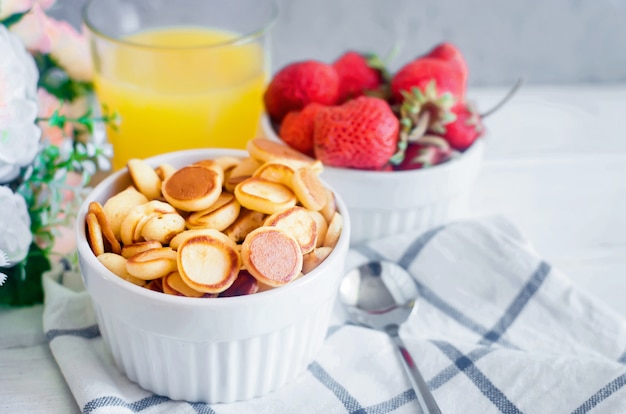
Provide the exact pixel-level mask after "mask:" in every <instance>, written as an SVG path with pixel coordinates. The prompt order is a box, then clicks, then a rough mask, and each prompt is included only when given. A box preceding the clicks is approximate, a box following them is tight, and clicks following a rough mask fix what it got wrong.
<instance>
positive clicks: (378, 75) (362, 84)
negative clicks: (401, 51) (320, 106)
mask: <svg viewBox="0 0 626 414" xmlns="http://www.w3.org/2000/svg"><path fill="white" fill-rule="evenodd" d="M333 67H334V68H335V70H336V71H337V74H338V75H339V103H343V102H345V101H347V100H348V99H354V98H356V97H359V96H361V95H363V94H364V93H365V92H366V91H376V90H378V89H379V88H380V87H381V85H383V84H384V81H385V74H386V69H385V68H384V64H383V62H382V61H381V60H380V59H379V58H378V57H377V56H376V55H373V54H361V53H359V52H355V51H348V52H346V53H344V54H343V55H341V56H340V57H339V59H337V60H336V61H335V62H334V63H333Z"/></svg>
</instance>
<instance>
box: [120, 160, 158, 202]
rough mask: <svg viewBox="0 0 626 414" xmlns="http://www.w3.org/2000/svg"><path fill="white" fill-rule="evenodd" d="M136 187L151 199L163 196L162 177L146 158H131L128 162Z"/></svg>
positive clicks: (127, 165)
mask: <svg viewBox="0 0 626 414" xmlns="http://www.w3.org/2000/svg"><path fill="white" fill-rule="evenodd" d="M126 167H127V168H128V172H129V173H130V178H131V179H132V180H133V184H134V185H135V188H137V190H139V192H140V193H142V194H143V195H145V196H146V197H147V198H148V199H149V200H155V199H157V198H159V197H161V179H160V178H159V176H158V174H157V173H156V171H154V168H152V167H151V166H149V165H148V164H147V163H146V162H145V161H144V160H141V159H138V158H131V159H130V160H128V162H127V163H126Z"/></svg>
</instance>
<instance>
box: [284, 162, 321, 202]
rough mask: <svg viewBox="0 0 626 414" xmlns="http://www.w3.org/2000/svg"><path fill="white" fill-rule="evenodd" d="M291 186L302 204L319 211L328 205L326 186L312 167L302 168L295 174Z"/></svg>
mask: <svg viewBox="0 0 626 414" xmlns="http://www.w3.org/2000/svg"><path fill="white" fill-rule="evenodd" d="M291 188H292V189H293V192H294V193H295V194H296V197H297V198H298V200H299V201H300V203H302V205H303V206H304V207H306V208H308V209H309V210H314V211H319V210H321V209H322V208H323V207H324V206H325V205H326V202H327V200H326V187H324V184H322V182H321V181H320V178H319V176H318V175H317V173H316V172H315V171H313V170H312V169H311V168H300V169H299V170H297V171H296V172H295V173H294V174H293V178H292V181H291Z"/></svg>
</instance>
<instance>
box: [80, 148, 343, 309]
mask: <svg viewBox="0 0 626 414" xmlns="http://www.w3.org/2000/svg"><path fill="white" fill-rule="evenodd" d="M247 148H248V156H245V157H231V156H225V157H217V158H216V159H203V160H199V161H197V162H194V163H190V164H189V165H185V166H182V167H180V168H177V167H174V166H172V165H170V164H160V165H157V166H154V167H152V166H150V165H149V164H148V163H147V162H145V161H143V160H140V159H131V160H130V161H129V162H128V164H127V168H128V173H129V176H130V182H131V183H132V184H131V185H130V186H128V187H127V188H125V189H123V190H122V191H120V192H119V193H117V194H114V195H112V196H111V197H109V199H107V200H104V202H103V204H100V203H98V202H92V203H91V204H90V205H89V211H88V214H87V215H86V217H85V231H86V236H87V240H88V242H89V246H90V247H91V249H92V252H93V253H94V255H95V256H96V257H97V258H98V260H99V261H100V262H101V263H102V264H103V265H104V266H105V267H106V268H107V269H109V270H110V271H111V272H112V273H114V274H115V275H117V276H118V277H120V278H121V279H124V280H126V281H128V282H130V283H132V284H135V285H137V286H140V287H143V288H145V289H148V290H152V291H153V292H157V293H159V294H168V295H175V296H184V297H189V298H195V299H198V300H206V299H208V298H219V297H232V296H242V295H251V294H256V293H258V292H263V291H266V290H269V289H276V288H280V286H284V285H286V284H288V283H290V282H292V281H293V280H296V279H298V278H300V277H306V275H307V274H308V273H310V272H311V271H312V270H314V269H315V268H316V267H317V266H319V264H320V263H322V262H323V261H324V260H325V259H326V258H327V257H328V256H329V255H330V254H331V252H332V250H333V249H334V247H335V245H336V244H337V241H338V239H339V237H340V235H341V232H342V229H343V219H342V217H341V214H340V213H339V211H338V210H337V206H336V204H335V197H334V194H333V193H332V191H331V190H330V189H328V188H327V187H325V186H324V184H323V183H322V181H321V180H320V179H319V173H320V172H321V171H322V168H323V167H322V165H321V163H319V162H317V161H315V160H313V159H311V158H309V157H307V156H304V155H302V154H300V153H299V152H296V151H294V150H292V149H291V148H289V147H287V146H286V145H283V144H280V143H276V142H273V141H269V140H267V139H265V138H256V139H253V140H251V141H250V142H249V143H248V146H247Z"/></svg>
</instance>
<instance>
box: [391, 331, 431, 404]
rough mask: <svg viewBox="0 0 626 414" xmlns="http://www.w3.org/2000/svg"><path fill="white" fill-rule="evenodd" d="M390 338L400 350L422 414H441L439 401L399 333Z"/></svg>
mask: <svg viewBox="0 0 626 414" xmlns="http://www.w3.org/2000/svg"><path fill="white" fill-rule="evenodd" d="M389 336H390V337H391V339H393V342H394V343H395V344H396V348H397V349H398V353H399V354H400V356H401V359H402V365H403V366H404V369H405V371H406V372H407V374H409V379H410V380H411V384H413V389H414V390H415V394H416V396H417V401H418V403H419V405H420V408H421V409H422V412H423V413H424V414H441V410H440V409H439V406H438V405H437V401H435V397H433V394H432V393H431V392H430V389H428V385H426V381H424V377H422V374H421V373H420V371H419V369H417V366H416V365H415V362H414V361H413V358H411V354H409V351H408V350H407V349H406V347H405V346H404V343H403V342H402V340H401V339H400V336H399V335H398V334H397V333H396V334H395V335H393V334H391V333H390V335H389Z"/></svg>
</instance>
